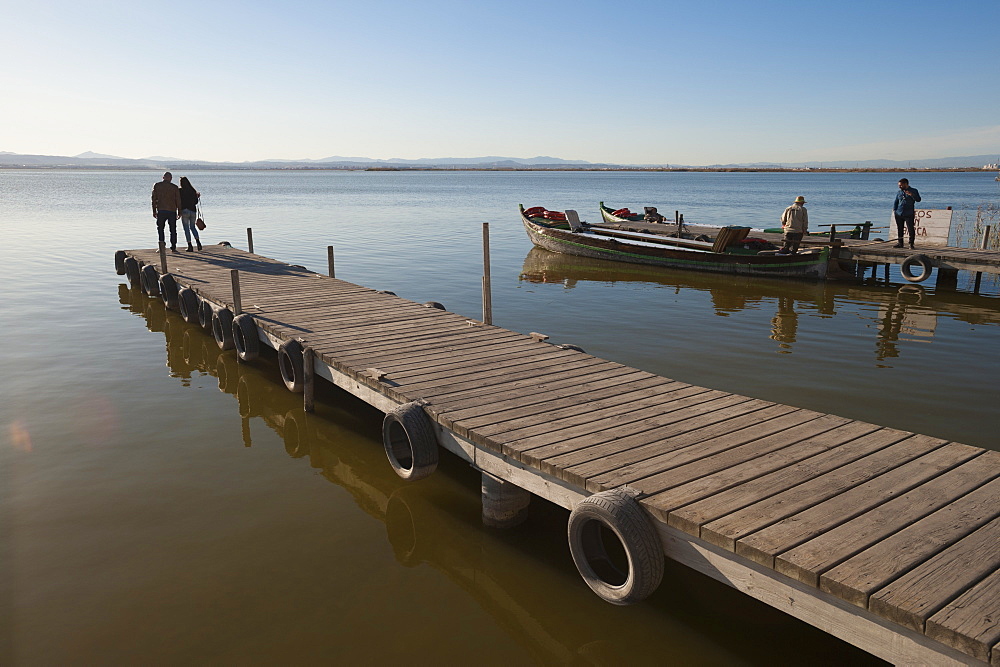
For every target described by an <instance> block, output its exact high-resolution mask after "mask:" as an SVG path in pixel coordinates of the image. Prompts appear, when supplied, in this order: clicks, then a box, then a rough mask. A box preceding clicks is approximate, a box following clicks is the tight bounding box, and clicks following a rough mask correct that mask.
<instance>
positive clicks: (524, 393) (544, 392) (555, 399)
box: [440, 368, 649, 423]
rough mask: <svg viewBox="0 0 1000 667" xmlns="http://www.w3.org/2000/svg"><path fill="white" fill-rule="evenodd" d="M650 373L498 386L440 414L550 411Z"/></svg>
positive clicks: (450, 419)
mask: <svg viewBox="0 0 1000 667" xmlns="http://www.w3.org/2000/svg"><path fill="white" fill-rule="evenodd" d="M648 379H649V373H645V372H643V371H633V372H631V373H628V372H627V371H626V370H625V369H617V368H616V369H611V370H608V371H605V372H603V373H597V374H592V375H583V376H574V377H573V378H571V379H564V380H561V381H559V382H553V383H550V384H547V385H540V386H538V387H536V388H534V389H535V390H534V391H532V390H529V389H528V388H526V387H524V386H523V384H522V385H521V386H518V387H517V388H516V389H512V390H507V391H505V390H503V389H500V388H499V387H497V388H496V391H495V393H494V394H493V395H492V396H490V395H486V394H479V395H477V396H475V397H474V398H470V399H466V400H465V401H461V402H460V401H457V400H455V401H453V402H452V403H450V404H449V409H448V411H447V412H444V413H440V415H441V418H442V419H443V420H445V421H443V422H442V423H445V422H447V423H454V422H455V421H459V420H462V419H467V418H474V417H475V418H481V417H486V416H493V417H501V418H502V417H504V416H507V415H518V416H520V415H524V414H528V413H524V412H520V413H519V412H518V411H523V410H535V411H542V412H544V411H547V410H554V409H556V408H560V407H563V406H564V405H566V402H567V401H579V400H581V397H589V396H591V395H602V394H607V393H608V391H609V390H612V389H614V390H621V391H624V390H626V389H627V388H628V387H630V386H632V383H634V382H638V381H641V380H648Z"/></svg>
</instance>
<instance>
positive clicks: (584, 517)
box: [567, 489, 664, 605]
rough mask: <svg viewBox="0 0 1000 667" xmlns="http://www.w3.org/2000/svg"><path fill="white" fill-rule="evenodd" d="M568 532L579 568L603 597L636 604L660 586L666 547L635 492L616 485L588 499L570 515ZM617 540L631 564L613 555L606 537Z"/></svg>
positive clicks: (611, 601) (592, 588)
mask: <svg viewBox="0 0 1000 667" xmlns="http://www.w3.org/2000/svg"><path fill="white" fill-rule="evenodd" d="M567 533H568V537H569V550H570V554H571V555H572V556H573V562H574V563H576V569H577V570H578V571H579V572H580V576H581V577H583V580H584V581H585V582H586V583H587V585H588V586H590V588H591V590H593V591H594V592H595V593H597V595H598V596H599V597H601V598H602V599H603V600H605V601H607V602H610V603H611V604H616V605H627V604H634V603H636V602H639V601H641V600H644V599H645V598H647V597H649V595H650V594H652V593H653V591H655V590H656V588H657V587H658V586H659V585H660V581H661V580H662V579H663V568H664V566H663V545H662V543H661V542H660V538H659V535H658V534H657V531H656V528H655V527H654V526H653V523H652V521H651V520H650V518H649V516H648V515H647V514H646V511H645V510H643V509H642V507H641V506H640V505H639V503H638V502H637V501H636V500H635V497H634V495H633V492H630V491H627V490H625V489H610V490H608V491H602V492H601V493H595V494H594V495H592V496H590V497H589V498H587V499H585V500H583V501H582V502H580V504H578V505H577V506H576V507H575V508H574V509H573V511H572V513H570V515H569V525H568V527H567ZM612 538H617V540H618V542H619V545H620V548H621V549H623V550H624V552H625V553H624V557H625V559H626V563H620V562H616V559H614V558H613V557H612V556H610V555H609V554H608V550H607V546H606V545H607V542H606V540H608V539H612ZM617 560H619V561H620V560H621V558H619V559H617ZM622 565H624V567H622Z"/></svg>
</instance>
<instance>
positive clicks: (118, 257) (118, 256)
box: [115, 250, 125, 276]
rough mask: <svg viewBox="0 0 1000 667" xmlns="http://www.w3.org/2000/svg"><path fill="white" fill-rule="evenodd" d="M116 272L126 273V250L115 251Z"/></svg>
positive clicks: (119, 273)
mask: <svg viewBox="0 0 1000 667" xmlns="http://www.w3.org/2000/svg"><path fill="white" fill-rule="evenodd" d="M115 273H117V274H118V275H120V276H124V275H125V251H124V250H119V251H118V252H116V253H115Z"/></svg>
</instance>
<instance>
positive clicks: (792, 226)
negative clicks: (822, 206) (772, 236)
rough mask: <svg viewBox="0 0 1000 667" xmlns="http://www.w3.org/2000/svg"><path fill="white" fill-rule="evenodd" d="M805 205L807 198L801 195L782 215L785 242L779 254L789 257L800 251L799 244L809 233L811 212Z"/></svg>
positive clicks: (782, 236) (782, 238)
mask: <svg viewBox="0 0 1000 667" xmlns="http://www.w3.org/2000/svg"><path fill="white" fill-rule="evenodd" d="M805 203H806V198H805V197H803V196H802V195H799V196H798V197H796V198H795V203H793V204H792V205H791V206H789V207H788V208H786V209H785V212H784V213H782V214H781V231H782V235H781V240H782V241H784V245H782V246H781V250H779V251H778V254H781V255H787V254H789V253H791V254H793V255H794V254H795V253H797V252H798V251H799V243H800V242H801V241H802V237H803V236H805V234H806V232H807V231H809V212H808V211H806V207H805V206H803V204H805Z"/></svg>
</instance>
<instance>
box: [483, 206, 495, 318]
mask: <svg viewBox="0 0 1000 667" xmlns="http://www.w3.org/2000/svg"><path fill="white" fill-rule="evenodd" d="M483 324H493V294H492V286H491V285H490V223H488V222H484V223H483Z"/></svg>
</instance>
